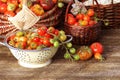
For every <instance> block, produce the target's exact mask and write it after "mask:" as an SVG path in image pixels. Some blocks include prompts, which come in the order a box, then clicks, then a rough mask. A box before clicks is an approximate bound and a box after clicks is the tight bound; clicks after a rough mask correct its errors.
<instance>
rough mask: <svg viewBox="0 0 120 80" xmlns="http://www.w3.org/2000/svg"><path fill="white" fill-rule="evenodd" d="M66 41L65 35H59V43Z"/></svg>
mask: <svg viewBox="0 0 120 80" xmlns="http://www.w3.org/2000/svg"><path fill="white" fill-rule="evenodd" d="M66 39H67V36H66V35H60V37H59V40H60V41H62V42H63V41H65V40H66Z"/></svg>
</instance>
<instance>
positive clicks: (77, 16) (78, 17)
mask: <svg viewBox="0 0 120 80" xmlns="http://www.w3.org/2000/svg"><path fill="white" fill-rule="evenodd" d="M83 17H84V15H83V14H77V15H76V19H78V20H82V19H83Z"/></svg>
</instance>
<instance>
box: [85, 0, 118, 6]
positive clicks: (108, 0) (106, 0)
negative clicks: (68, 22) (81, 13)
mask: <svg viewBox="0 0 120 80" xmlns="http://www.w3.org/2000/svg"><path fill="white" fill-rule="evenodd" d="M97 1H98V3H99V4H102V5H108V4H111V2H112V0H97ZM113 1H114V2H113V3H120V0H113ZM84 4H85V5H93V0H87V1H85V2H84Z"/></svg>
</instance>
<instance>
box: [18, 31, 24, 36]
mask: <svg viewBox="0 0 120 80" xmlns="http://www.w3.org/2000/svg"><path fill="white" fill-rule="evenodd" d="M23 35H24V32H22V31H19V32H17V33H16V36H17V37H21V36H23Z"/></svg>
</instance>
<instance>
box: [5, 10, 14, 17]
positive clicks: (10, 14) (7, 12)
mask: <svg viewBox="0 0 120 80" xmlns="http://www.w3.org/2000/svg"><path fill="white" fill-rule="evenodd" d="M4 15H7V16H10V17H13V16H15V13H14V12H13V11H6V12H5V13H4Z"/></svg>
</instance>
